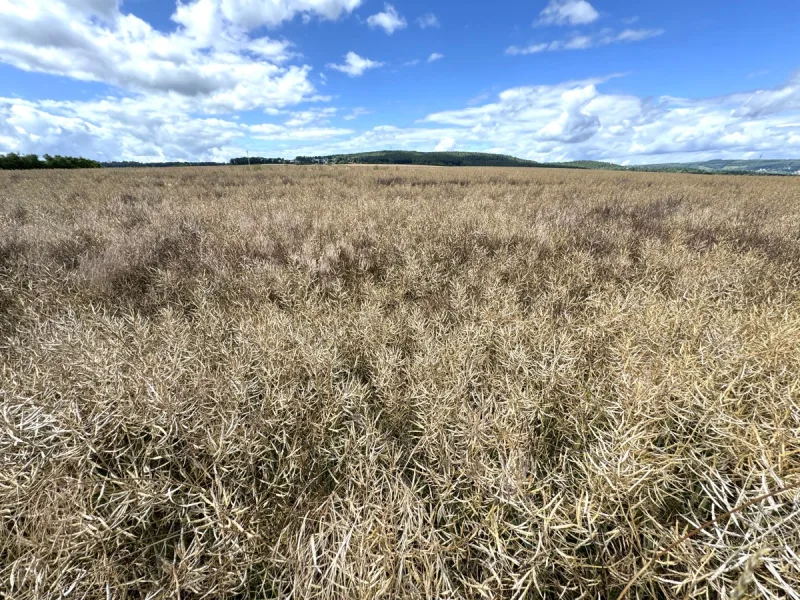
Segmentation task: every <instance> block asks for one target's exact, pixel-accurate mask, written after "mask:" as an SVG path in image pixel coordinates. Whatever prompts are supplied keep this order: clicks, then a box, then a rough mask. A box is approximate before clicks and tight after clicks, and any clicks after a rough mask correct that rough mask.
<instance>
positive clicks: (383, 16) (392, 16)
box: [367, 4, 408, 35]
mask: <svg viewBox="0 0 800 600" xmlns="http://www.w3.org/2000/svg"><path fill="white" fill-rule="evenodd" d="M383 8H384V10H383V12H379V13H376V14H374V15H372V16H370V17H369V18H368V19H367V24H368V25H369V26H370V27H380V28H382V29H383V30H384V31H385V32H386V33H388V34H389V35H392V34H393V33H394V32H395V31H396V30H398V29H405V28H406V26H407V25H408V24H407V23H406V20H405V19H404V18H403V17H401V16H400V15H399V14H397V11H396V10H395V8H394V6H392V5H391V4H384V5H383Z"/></svg>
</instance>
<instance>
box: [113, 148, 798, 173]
mask: <svg viewBox="0 0 800 600" xmlns="http://www.w3.org/2000/svg"><path fill="white" fill-rule="evenodd" d="M222 164H223V163H213V162H205V163H202V162H196V163H189V162H165V163H139V162H135V161H122V162H105V163H102V166H103V167H178V166H181V167H182V166H187V167H188V166H195V167H199V166H221V165H222ZM229 164H230V165H248V164H250V165H268V164H297V165H314V164H324V165H341V164H362V165H420V166H440V167H535V168H547V169H591V170H603V171H647V172H651V171H652V172H658V173H694V174H699V175H711V174H727V175H800V160H707V161H700V162H686V163H662V164H649V165H632V166H623V165H617V164H614V163H610V162H601V161H597V160H574V161H569V162H536V161H534V160H526V159H524V158H517V157H516V156H510V155H507V154H490V153H488V152H413V151H410V150H379V151H377V152H357V153H353V154H328V155H324V156H298V157H297V158H295V159H294V160H288V159H284V158H265V157H259V156H250V157H238V158H232V159H231V160H230V163H229Z"/></svg>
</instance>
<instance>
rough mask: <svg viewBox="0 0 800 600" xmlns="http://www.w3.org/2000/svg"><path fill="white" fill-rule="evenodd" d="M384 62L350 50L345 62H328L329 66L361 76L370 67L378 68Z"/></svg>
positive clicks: (352, 75) (354, 75)
mask: <svg viewBox="0 0 800 600" xmlns="http://www.w3.org/2000/svg"><path fill="white" fill-rule="evenodd" d="M383 64H384V63H382V62H378V61H375V60H370V59H368V58H364V57H362V56H359V55H358V54H356V53H355V52H348V53H347V55H345V57H344V64H341V65H337V64H332V63H331V64H328V65H327V67H328V68H329V69H335V70H336V71H341V72H342V73H346V74H347V75H349V76H350V77H360V76H361V75H363V74H364V72H365V71H367V70H368V69H377V68H378V67H382V66H383Z"/></svg>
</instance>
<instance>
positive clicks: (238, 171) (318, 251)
mask: <svg viewBox="0 0 800 600" xmlns="http://www.w3.org/2000/svg"><path fill="white" fill-rule="evenodd" d="M799 284H800V178H788V177H787V178H762V177H721V176H718V177H705V176H687V175H666V174H647V173H614V172H581V171H571V170H540V169H528V170H525V169H442V168H425V169H417V168H395V167H370V168H363V167H362V168H353V169H348V168H346V167H308V168H305V167H260V168H246V167H241V168H220V169H216V168H205V169H188V168H187V169H171V170H167V169H164V170H157V169H130V170H100V171H85V172H80V171H72V172H59V171H52V172H25V173H9V172H0V596H3V595H4V594H5V596H4V597H7V598H15V599H16V598H26V599H27V598H31V599H33V598H59V597H62V596H67V597H69V598H90V599H94V598H132V599H133V598H136V599H145V598H148V599H157V598H168V597H169V598H184V599H186V598H241V599H245V598H278V597H280V598H329V599H360V598H535V597H546V598H587V599H588V598H595V599H605V598H609V599H611V598H617V597H619V596H620V594H622V593H623V592H624V593H625V596H626V597H627V598H642V599H643V598H723V597H732V598H744V597H748V596H755V597H766V598H795V599H797V598H800V558H798V557H799V556H800V492H799V491H798V489H797V488H795V487H793V486H796V485H797V484H798V483H800V377H799V374H800V285H799ZM764 495H769V496H768V497H767V498H765V499H761V500H758V498H759V497H760V496H764ZM740 507H741V508H740ZM734 508H736V509H737V510H736V511H735V512H734V514H732V515H730V516H726V515H725V513H726V512H728V511H730V510H731V509H734ZM710 520H713V521H714V522H713V523H711V524H710V525H707V526H706V527H704V528H703V529H701V530H700V531H697V532H695V533H692V530H693V529H695V528H696V527H698V526H700V525H703V524H704V523H706V522H708V521H710ZM685 534H690V535H688V538H687V539H686V540H684V541H681V542H679V540H680V538H681V536H684V535H685ZM676 542H679V543H676ZM665 550H666V551H665ZM639 571H642V573H641V577H639V578H638V579H636V580H635V581H633V583H632V585H631V586H630V588H629V589H627V590H625V589H624V588H625V586H626V584H628V583H630V582H632V578H633V576H634V574H635V573H637V572H639Z"/></svg>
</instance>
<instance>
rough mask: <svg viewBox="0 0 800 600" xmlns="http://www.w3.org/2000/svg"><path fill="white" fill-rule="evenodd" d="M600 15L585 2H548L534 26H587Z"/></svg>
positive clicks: (577, 0) (584, 0)
mask: <svg viewBox="0 0 800 600" xmlns="http://www.w3.org/2000/svg"><path fill="white" fill-rule="evenodd" d="M599 18H600V13H598V12H597V10H595V8H594V6H592V5H591V4H590V3H589V2H587V1H586V0H550V2H549V3H548V5H547V6H546V7H545V8H544V10H543V11H542V12H541V14H540V15H539V20H538V21H536V22H535V23H534V25H539V26H545V25H587V24H589V23H593V22H595V21H596V20H597V19H599Z"/></svg>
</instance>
